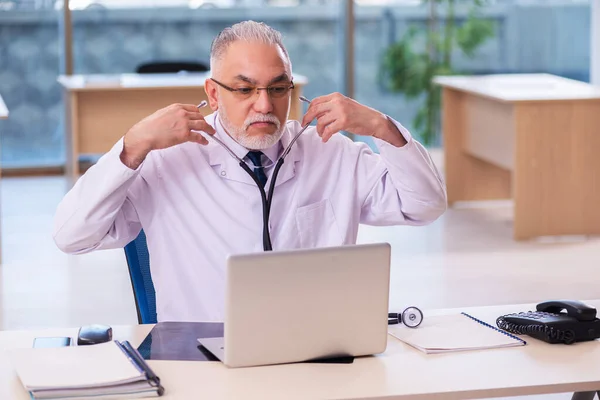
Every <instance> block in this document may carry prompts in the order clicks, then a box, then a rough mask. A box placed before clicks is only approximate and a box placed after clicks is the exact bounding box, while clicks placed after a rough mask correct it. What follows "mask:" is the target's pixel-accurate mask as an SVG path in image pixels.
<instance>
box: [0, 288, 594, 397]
mask: <svg viewBox="0 0 600 400" xmlns="http://www.w3.org/2000/svg"><path fill="white" fill-rule="evenodd" d="M588 304H589V305H591V306H592V307H596V308H598V307H600V300H595V301H590V302H588ZM527 310H535V305H534V304H524V305H509V306H492V307H476V308H462V309H454V310H425V320H427V318H428V317H429V316H432V315H435V314H437V315H444V314H458V313H460V312H462V311H464V312H468V313H469V314H471V315H473V316H475V317H476V318H480V319H482V320H483V321H485V322H487V323H489V324H492V325H494V326H495V321H496V318H497V317H498V316H500V315H504V314H508V313H511V312H517V311H527ZM151 329H152V325H133V326H116V327H114V330H113V338H114V339H115V340H129V341H130V342H131V344H132V345H133V346H135V347H138V346H139V344H140V343H141V342H142V341H143V340H144V338H145V337H146V335H147V334H148V332H150V330H151ZM406 329H408V328H406ZM417 329H419V328H417ZM52 336H69V337H77V328H72V329H52V330H46V331H41V330H37V331H20V332H19V331H14V332H11V331H3V332H0V399H11V400H19V399H23V400H26V399H30V397H29V395H28V394H27V392H26V391H25V389H24V388H23V385H22V384H21V382H20V381H19V378H18V376H17V375H16V373H15V370H14V368H13V366H12V365H11V363H10V361H9V357H8V356H7V354H6V353H5V351H7V350H10V349H14V348H20V347H31V345H32V343H33V339H34V338H35V337H52ZM192 348H193V347H192ZM599 359H600V342H599V341H598V340H595V341H590V342H582V343H576V344H573V345H563V344H548V343H546V342H542V341H541V340H536V339H533V338H528V339H527V345H526V346H522V347H512V348H498V349H486V350H479V351H478V350H473V351H459V352H454V353H446V354H425V353H422V352H420V351H419V350H416V349H414V348H412V347H410V346H408V345H406V344H404V343H402V342H400V341H399V340H397V339H396V338H394V337H392V336H388V345H387V349H386V350H385V352H384V353H383V354H380V355H377V356H373V357H358V358H357V359H356V360H355V361H354V363H352V364H337V365H336V364H316V363H296V364H287V365H286V364H284V365H273V366H263V367H252V368H237V369H229V368H227V367H225V366H224V365H223V364H222V363H220V362H199V361H157V360H150V361H148V364H149V365H150V367H151V368H152V369H153V370H154V372H155V373H156V374H157V375H158V376H159V377H160V380H161V383H162V384H163V386H164V387H165V395H164V397H161V399H164V400H173V399H177V400H183V399H185V400H187V399H200V398H202V399H211V400H233V399H357V398H360V399H384V398H385V399H390V400H391V399H397V400H399V399H407V400H409V399H412V400H414V399H421V400H426V399H436V400H456V399H482V398H489V397H503V396H525V395H535V394H546V393H566V392H588V391H596V390H598V389H600V368H598V360H599ZM590 398H591V397H590Z"/></svg>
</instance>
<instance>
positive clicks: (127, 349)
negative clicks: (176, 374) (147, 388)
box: [115, 340, 160, 386]
mask: <svg viewBox="0 0 600 400" xmlns="http://www.w3.org/2000/svg"><path fill="white" fill-rule="evenodd" d="M115 343H116V344H117V345H118V346H119V348H120V349H121V350H122V351H123V352H124V353H125V355H126V356H127V357H128V358H129V360H130V361H131V362H132V363H133V365H134V366H135V367H136V368H137V369H138V371H140V372H141V373H143V374H144V375H146V378H147V379H148V380H150V381H152V382H153V383H155V384H156V385H158V386H160V378H159V377H158V376H156V374H155V373H154V371H152V369H150V367H149V366H148V364H146V361H144V359H143V358H142V356H141V355H140V353H139V352H138V351H137V350H136V349H134V348H133V347H132V346H131V344H130V343H129V342H128V341H127V340H125V341H123V342H119V341H118V340H115Z"/></svg>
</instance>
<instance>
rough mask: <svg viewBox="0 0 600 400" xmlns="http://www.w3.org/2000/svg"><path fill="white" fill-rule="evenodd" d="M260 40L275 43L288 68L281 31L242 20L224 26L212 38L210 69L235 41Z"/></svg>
mask: <svg viewBox="0 0 600 400" xmlns="http://www.w3.org/2000/svg"><path fill="white" fill-rule="evenodd" d="M238 40H243V41H246V42H261V43H265V44H270V45H277V46H279V48H280V49H281V51H282V52H283V54H284V55H285V57H286V59H287V61H288V63H289V65H290V68H291V65H292V63H291V61H290V56H289V54H288V52H287V50H286V48H285V46H284V45H283V39H282V36H281V33H280V32H279V31H277V30H275V29H273V28H271V27H270V26H269V25H267V24H265V23H263V22H256V21H243V22H239V23H237V24H235V25H232V26H230V27H228V28H225V29H223V30H222V31H221V33H219V34H218V35H217V37H216V38H215V39H214V40H213V42H212V46H211V48H210V69H211V70H214V67H215V66H216V63H217V61H219V60H220V59H222V58H223V56H224V54H225V52H226V51H227V47H229V45H230V44H231V43H233V42H235V41H238Z"/></svg>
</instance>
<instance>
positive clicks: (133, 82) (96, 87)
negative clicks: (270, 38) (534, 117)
mask: <svg viewBox="0 0 600 400" xmlns="http://www.w3.org/2000/svg"><path fill="white" fill-rule="evenodd" d="M208 76H209V75H208V74H207V73H189V74H122V75H71V76H59V77H58V82H59V83H60V84H61V85H62V87H63V98H64V102H65V113H66V114H65V121H66V140H65V143H66V146H67V148H66V158H67V163H66V173H67V175H70V176H72V177H75V178H76V177H78V175H79V156H80V155H81V154H102V153H105V152H107V151H108V150H110V148H111V147H112V146H113V145H114V144H115V143H116V142H117V141H118V140H119V139H120V138H121V137H122V136H123V135H124V134H125V133H127V131H128V130H129V128H131V127H132V126H133V125H134V124H135V123H137V122H138V121H140V120H141V119H143V118H145V117H146V116H148V115H150V114H152V113H153V112H155V111H156V110H158V109H160V108H163V107H166V106H168V105H169V104H173V103H186V104H199V103H200V102H201V101H202V100H206V99H207V97H206V93H205V91H204V81H205V80H206V78H207V77H208ZM306 82H307V80H306V78H305V77H303V76H299V75H294V84H295V86H296V88H295V89H294V90H293V92H292V104H291V108H290V116H289V118H290V119H301V115H302V105H301V103H300V101H299V100H298V96H300V95H301V94H302V88H303V86H304V85H305V84H306ZM201 112H203V113H204V115H208V114H209V113H211V112H212V111H211V110H210V108H209V107H206V108H205V109H203V110H201Z"/></svg>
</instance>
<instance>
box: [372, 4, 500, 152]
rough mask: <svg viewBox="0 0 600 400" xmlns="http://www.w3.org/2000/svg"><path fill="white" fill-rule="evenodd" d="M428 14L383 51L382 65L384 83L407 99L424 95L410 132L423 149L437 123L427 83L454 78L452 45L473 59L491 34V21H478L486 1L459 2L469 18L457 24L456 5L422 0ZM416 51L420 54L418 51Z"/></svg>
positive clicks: (435, 91)
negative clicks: (422, 22)
mask: <svg viewBox="0 0 600 400" xmlns="http://www.w3.org/2000/svg"><path fill="white" fill-rule="evenodd" d="M422 2H423V3H424V4H425V5H427V6H428V9H429V15H428V18H427V24H426V26H425V27H418V26H411V27H410V28H409V29H408V30H407V32H406V33H405V34H404V35H403V36H402V37H401V39H400V40H399V41H397V42H396V43H393V44H392V45H391V46H390V47H388V48H387V49H386V51H385V53H384V56H383V61H382V64H381V67H382V71H381V72H382V74H381V78H383V81H384V84H385V85H386V86H387V87H388V89H389V90H391V91H392V92H399V93H403V94H404V95H405V96H406V98H407V99H418V98H420V97H421V96H424V99H423V100H424V101H423V104H422V106H421V107H420V108H419V110H418V112H417V115H416V116H415V119H414V121H413V125H414V130H415V133H416V134H417V135H418V136H419V137H420V138H421V140H422V141H423V143H424V144H425V145H430V144H432V143H433V142H434V141H435V139H436V138H437V132H438V127H439V118H440V116H439V115H440V111H439V109H440V90H439V88H438V87H436V86H435V85H434V84H433V82H432V78H433V77H434V76H436V75H450V74H454V73H457V72H458V71H455V70H454V69H453V67H452V54H453V51H454V49H455V46H457V47H458V48H459V49H460V50H461V51H462V53H463V54H464V55H465V56H466V57H469V58H473V57H474V56H475V54H476V51H477V49H478V48H479V47H480V46H481V45H482V44H483V43H484V42H485V41H486V40H488V39H489V38H491V37H492V36H493V35H494V30H495V26H494V22H493V21H491V20H489V19H484V18H482V16H481V11H482V8H483V7H484V6H485V3H486V0H464V1H460V3H468V4H467V5H468V7H469V11H468V16H467V18H466V19H465V20H464V22H462V23H461V24H460V25H458V23H457V20H456V3H457V0H422ZM418 49H422V50H421V51H419V50H418Z"/></svg>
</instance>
